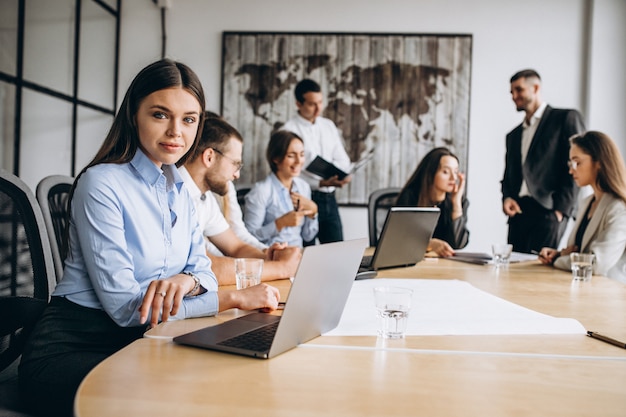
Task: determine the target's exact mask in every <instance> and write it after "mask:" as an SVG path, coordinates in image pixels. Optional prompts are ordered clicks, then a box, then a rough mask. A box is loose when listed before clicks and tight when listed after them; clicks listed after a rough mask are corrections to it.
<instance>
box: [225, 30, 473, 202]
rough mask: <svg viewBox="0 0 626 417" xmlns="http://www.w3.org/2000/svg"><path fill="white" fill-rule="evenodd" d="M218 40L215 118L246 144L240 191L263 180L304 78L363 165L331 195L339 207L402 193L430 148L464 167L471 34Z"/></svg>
mask: <svg viewBox="0 0 626 417" xmlns="http://www.w3.org/2000/svg"><path fill="white" fill-rule="evenodd" d="M222 41H223V43H222V53H223V56H222V106H221V114H222V116H223V117H224V118H225V119H226V120H227V121H228V122H229V123H231V124H232V125H233V126H235V127H236V128H237V130H239V132H240V133H241V134H242V136H243V138H244V165H245V167H244V168H243V170H242V172H241V177H240V179H239V180H238V185H240V184H252V183H254V182H256V181H259V180H261V179H263V178H265V177H266V176H267V174H268V173H269V166H268V163H267V161H266V160H265V149H266V147H267V143H268V141H269V138H270V135H271V133H272V132H273V131H274V130H275V129H278V128H280V126H282V125H283V124H284V123H285V122H286V121H287V120H289V119H290V118H291V117H292V116H293V115H295V114H296V113H297V108H296V105H295V97H294V92H293V90H294V88H295V86H296V84H297V83H298V81H300V80H301V79H303V78H311V79H313V80H315V81H317V82H318V83H319V84H320V85H321V86H322V92H323V93H324V104H325V106H326V107H325V110H324V116H325V117H328V118H329V119H331V120H333V121H334V122H335V124H336V125H337V127H338V128H339V130H340V133H341V135H342V137H343V139H344V140H345V147H346V150H347V152H348V155H349V156H350V159H351V160H352V162H354V163H357V162H359V161H362V160H364V158H367V162H366V163H364V164H363V165H362V167H361V168H359V169H358V170H356V171H355V172H354V173H353V174H352V181H351V182H350V184H348V186H346V187H344V188H342V189H340V190H338V191H337V201H338V202H339V203H340V204H342V205H364V204H367V199H368V196H369V194H370V193H371V192H372V191H374V190H377V189H379V188H384V187H401V186H402V185H404V183H405V182H406V180H407V179H408V178H409V176H410V175H411V174H412V173H413V171H414V170H415V168H416V167H417V164H418V163H419V162H420V160H421V159H422V158H423V156H424V155H425V154H426V153H427V152H428V151H430V150H431V149H433V148H435V147H439V146H446V147H448V148H449V149H450V150H451V151H452V152H453V153H455V154H456V155H457V156H458V157H459V161H460V169H461V171H463V172H465V171H466V170H467V155H468V147H469V146H468V137H469V109H470V81H471V61H472V36H471V35H466V34H460V35H455V34H380V33H373V34H363V33H284V32H224V33H223V40H222ZM308 162H310V161H307V163H308ZM305 164H306V163H305Z"/></svg>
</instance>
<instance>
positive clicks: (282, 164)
mask: <svg viewBox="0 0 626 417" xmlns="http://www.w3.org/2000/svg"><path fill="white" fill-rule="evenodd" d="M266 157H267V161H268V162H269V164H270V169H271V170H272V173H271V174H270V175H268V176H267V178H265V179H264V180H262V181H259V182H257V183H256V184H254V187H252V189H251V190H250V192H249V193H248V194H246V204H245V206H244V207H245V214H244V221H245V223H246V227H247V228H248V230H249V231H250V233H252V235H254V237H256V238H257V239H259V240H260V241H261V242H263V243H265V244H266V245H271V244H272V243H274V242H287V244H289V246H299V247H302V243H303V239H304V240H305V241H308V240H313V239H314V238H315V236H316V235H317V231H318V229H319V224H318V221H317V204H315V203H314V202H313V200H311V187H310V186H309V184H307V183H306V181H304V180H303V179H301V178H299V175H300V172H301V171H302V167H303V166H304V143H303V142H302V139H300V138H299V137H298V136H297V135H296V134H295V133H293V132H290V131H287V130H281V131H278V132H275V133H274V134H273V135H272V136H271V137H270V142H269V144H268V145H267V153H266Z"/></svg>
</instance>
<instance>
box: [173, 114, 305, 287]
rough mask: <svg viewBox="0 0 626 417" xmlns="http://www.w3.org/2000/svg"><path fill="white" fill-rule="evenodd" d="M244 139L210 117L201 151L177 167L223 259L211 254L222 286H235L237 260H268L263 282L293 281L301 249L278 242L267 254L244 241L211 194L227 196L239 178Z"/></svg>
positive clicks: (202, 227) (207, 235) (203, 227)
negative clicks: (232, 227)
mask: <svg viewBox="0 0 626 417" xmlns="http://www.w3.org/2000/svg"><path fill="white" fill-rule="evenodd" d="M242 152H243V138H242V137H241V135H240V134H239V132H238V131H237V130H236V129H235V128H234V127H232V126H231V125H230V124H228V123H227V122H226V121H224V120H223V119H221V118H215V117H210V116H209V117H207V118H206V119H205V121H204V127H203V130H202V136H201V137H200V139H199V140H198V146H197V148H196V150H195V151H194V152H193V154H192V155H191V156H190V157H189V159H188V160H187V162H185V164H184V165H183V166H181V167H179V168H178V170H179V172H180V175H181V177H182V178H183V180H184V181H185V186H186V187H187V189H188V191H189V194H190V195H191V198H192V200H193V202H194V206H195V208H196V216H197V218H198V223H199V224H200V230H202V234H203V235H204V237H205V239H206V240H207V241H210V242H211V243H212V244H213V245H215V247H217V248H218V249H219V250H220V251H221V252H222V253H223V254H224V255H225V256H217V255H214V254H213V253H212V252H210V251H208V250H207V255H208V256H209V258H211V261H212V264H211V268H212V270H213V272H214V273H215V275H216V277H217V280H218V283H219V284H220V285H230V284H234V283H235V259H234V258H261V259H264V263H263V273H262V276H261V280H262V281H270V280H275V279H281V278H289V277H293V276H294V275H295V272H296V269H297V268H298V264H299V263H300V258H301V251H300V248H296V247H290V246H287V244H285V243H275V244H274V245H272V246H270V247H269V248H268V249H266V250H265V251H263V250H261V249H259V248H257V247H254V246H252V245H250V244H248V243H245V242H243V241H242V240H241V239H240V238H239V237H237V235H236V234H235V233H234V232H233V230H232V229H231V228H230V226H229V224H228V222H227V221H226V219H225V218H224V215H223V214H222V212H221V211H220V207H219V205H218V203H217V200H216V199H215V198H214V197H213V194H212V192H213V193H217V194H219V195H222V196H224V195H226V194H227V193H228V188H229V182H231V181H233V180H235V179H237V178H239V172H240V170H241V168H242V166H243V163H242V162H241V157H242Z"/></svg>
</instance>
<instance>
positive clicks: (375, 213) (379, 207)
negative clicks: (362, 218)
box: [367, 187, 401, 246]
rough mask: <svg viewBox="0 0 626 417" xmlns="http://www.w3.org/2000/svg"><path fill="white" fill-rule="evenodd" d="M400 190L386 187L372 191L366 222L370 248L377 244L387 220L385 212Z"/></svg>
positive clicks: (391, 205)
mask: <svg viewBox="0 0 626 417" xmlns="http://www.w3.org/2000/svg"><path fill="white" fill-rule="evenodd" d="M400 191H401V188H399V187H387V188H381V189H378V190H375V191H373V192H372V193H371V194H370V196H369V200H368V202H367V221H368V230H369V238H370V246H376V245H377V244H378V237H379V236H380V232H381V230H382V228H383V224H384V223H385V218H387V212H388V211H389V209H390V208H391V207H393V205H394V204H395V202H396V199H397V198H398V195H399V194H400Z"/></svg>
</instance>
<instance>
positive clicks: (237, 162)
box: [211, 148, 243, 171]
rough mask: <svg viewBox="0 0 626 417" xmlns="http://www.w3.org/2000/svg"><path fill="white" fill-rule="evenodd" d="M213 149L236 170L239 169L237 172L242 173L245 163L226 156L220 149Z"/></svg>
mask: <svg viewBox="0 0 626 417" xmlns="http://www.w3.org/2000/svg"><path fill="white" fill-rule="evenodd" d="M211 149H213V150H214V151H215V152H217V153H219V154H220V155H222V156H223V157H224V158H226V159H228V160H229V161H230V163H231V164H233V166H234V167H235V168H237V171H241V168H243V161H235V160H234V159H233V158H231V157H230V156H227V155H224V152H222V151H220V150H219V149H215V148H211Z"/></svg>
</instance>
